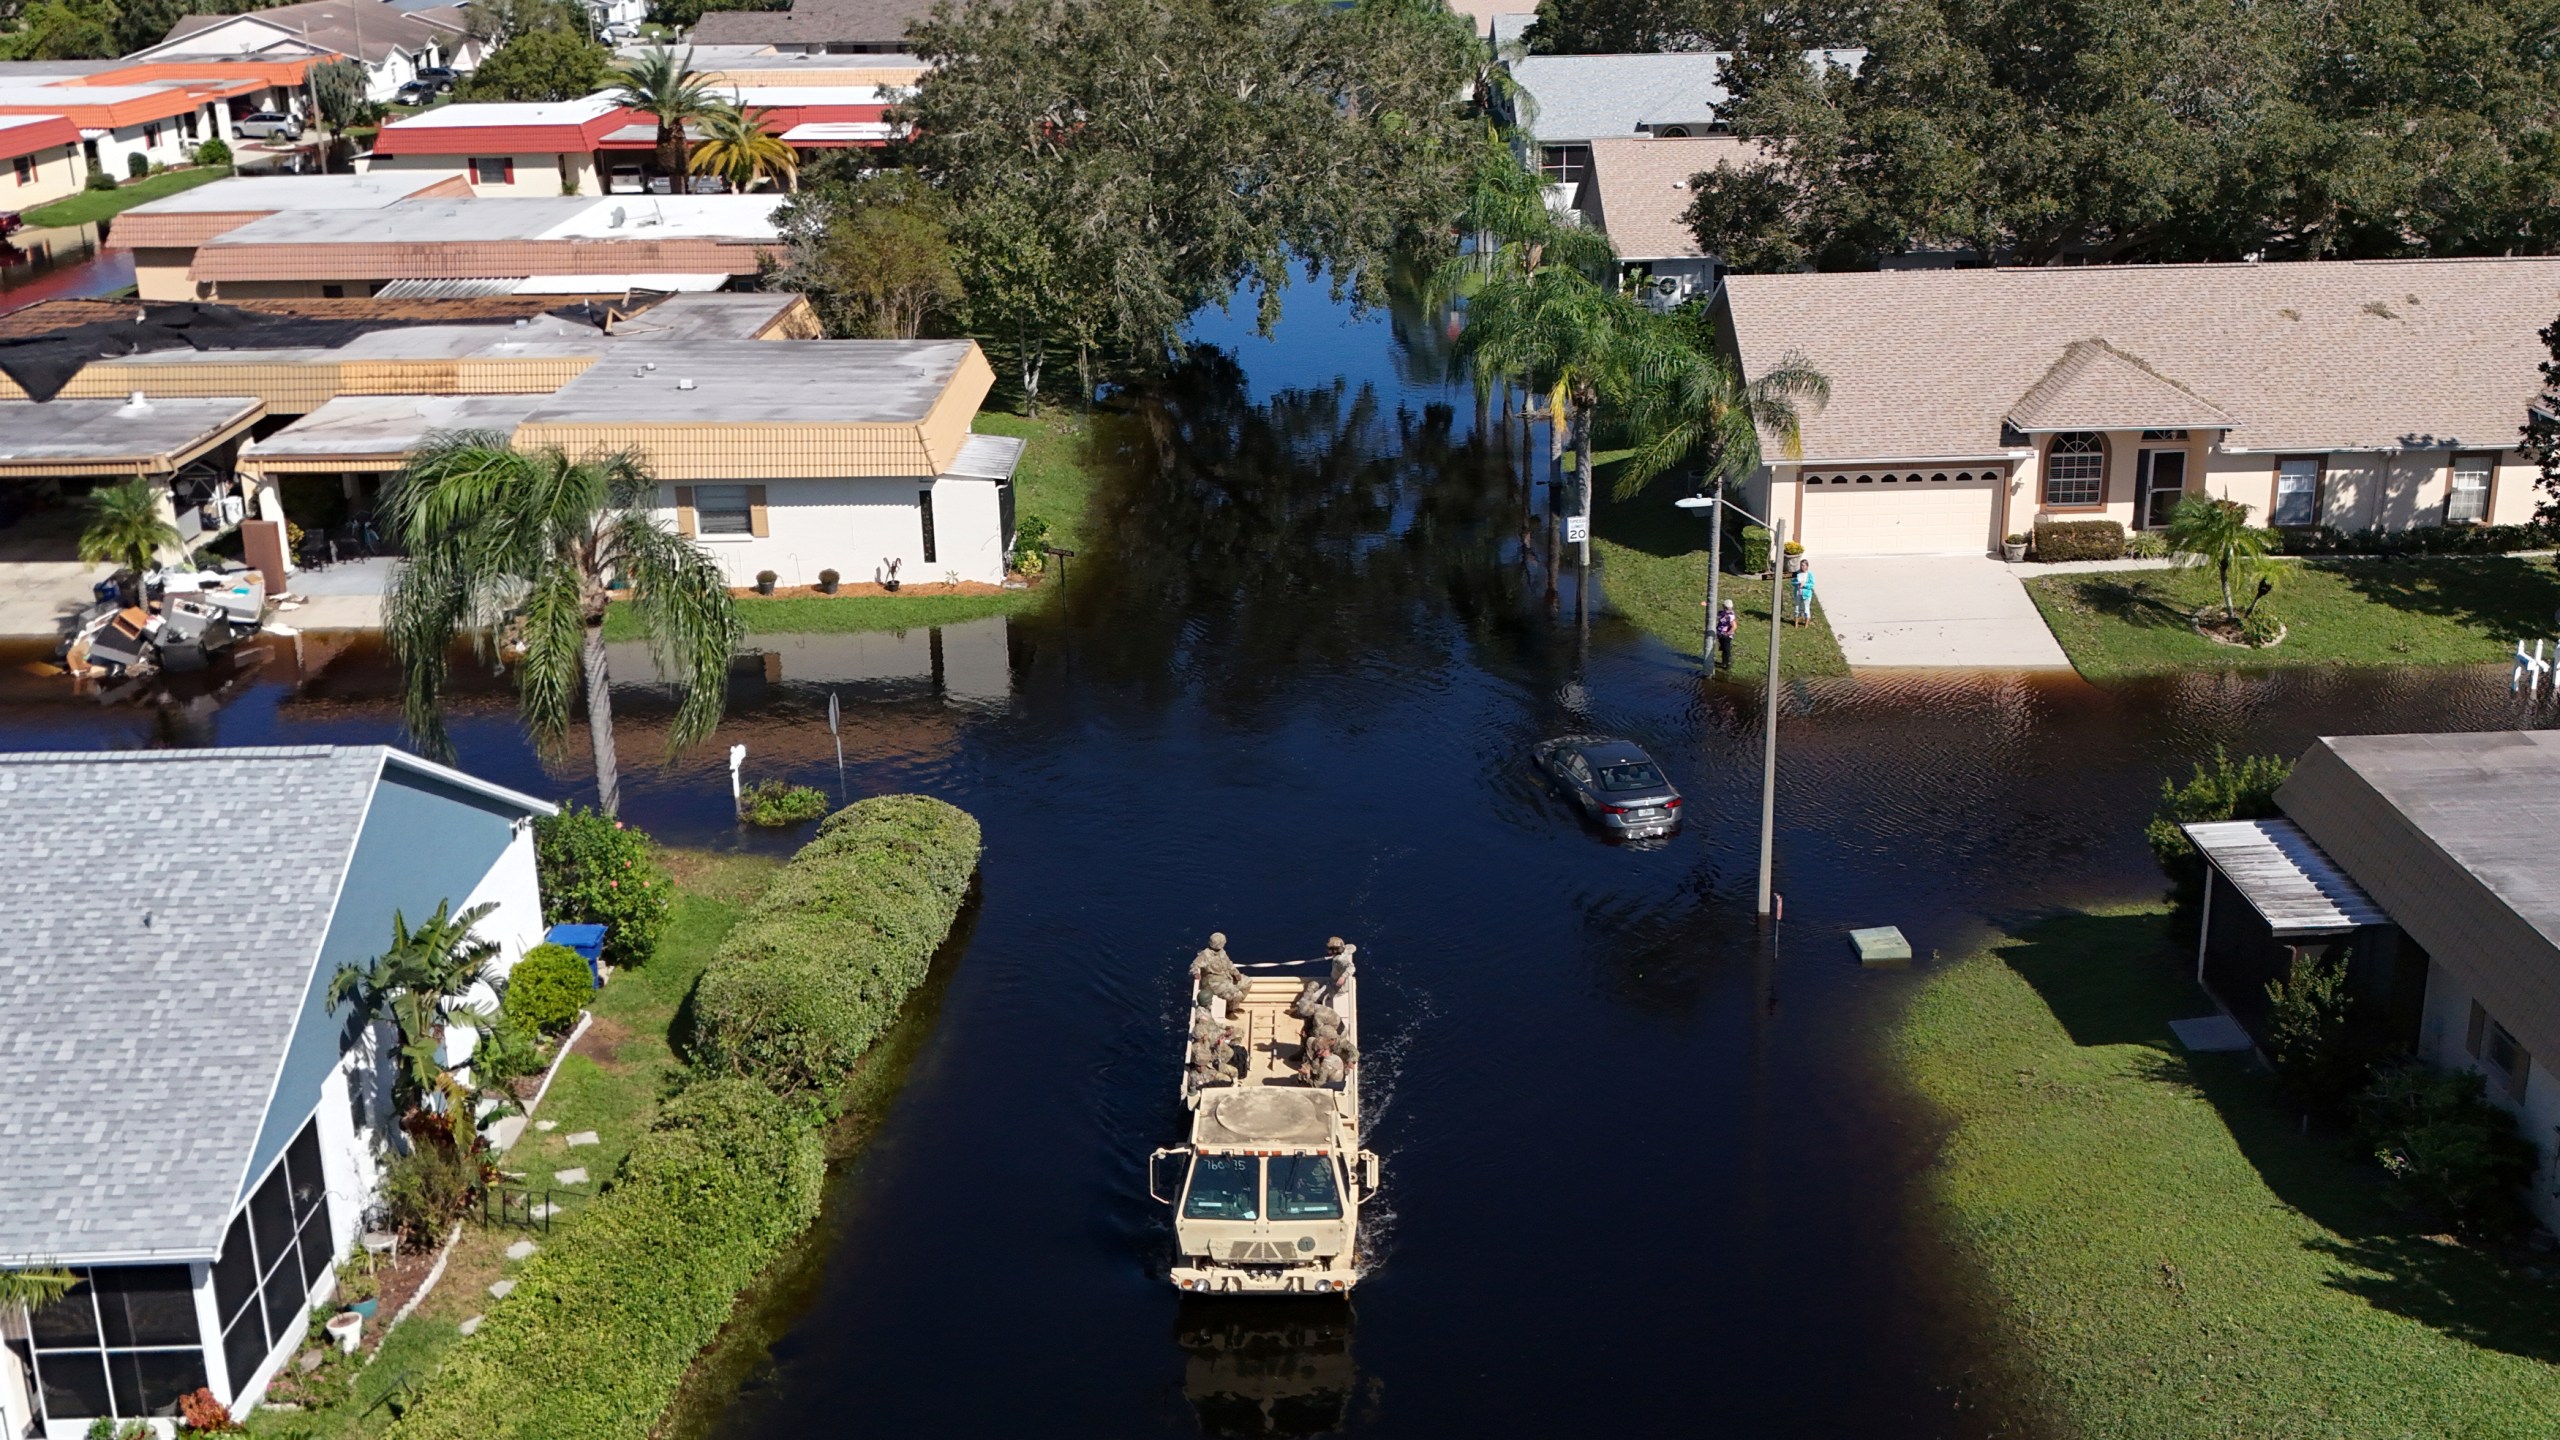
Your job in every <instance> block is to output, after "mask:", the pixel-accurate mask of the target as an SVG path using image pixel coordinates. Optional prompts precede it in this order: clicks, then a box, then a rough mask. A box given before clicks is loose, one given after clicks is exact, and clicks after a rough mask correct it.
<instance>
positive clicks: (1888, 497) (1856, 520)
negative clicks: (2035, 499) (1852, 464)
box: [1804, 470, 2000, 555]
mask: <svg viewBox="0 0 2560 1440" xmlns="http://www.w3.org/2000/svg"><path fill="white" fill-rule="evenodd" d="M1999 504H2000V472H1998V471H1981V470H1922V471H1911V470H1893V471H1886V470H1865V471H1855V472H1850V473H1840V474H1835V473H1832V472H1829V471H1816V472H1812V473H1809V474H1807V475H1806V476H1805V477H1804V543H1805V546H1806V548H1808V549H1811V550H1815V551H1818V552H1820V553H1822V554H1826V555H1983V554H1987V553H1989V552H1990V549H1991V546H1992V544H1993V543H1994V541H1995V540H1996V539H1997V538H1998V537H1996V536H1994V535H1993V534H1992V533H1991V524H1992V517H1993V516H1994V515H1995V514H1997V513H1998V510H1999Z"/></svg>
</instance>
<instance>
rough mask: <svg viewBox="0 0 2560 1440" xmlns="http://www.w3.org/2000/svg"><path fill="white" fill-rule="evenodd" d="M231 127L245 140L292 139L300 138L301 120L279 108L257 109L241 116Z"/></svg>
mask: <svg viewBox="0 0 2560 1440" xmlns="http://www.w3.org/2000/svg"><path fill="white" fill-rule="evenodd" d="M231 129H232V132H233V133H234V134H237V135H239V136H240V137H241V138H242V139H245V140H294V139H299V138H301V135H302V122H301V121H299V120H296V119H294V118H293V117H292V116H290V115H287V114H285V113H284V112H283V111H281V110H259V111H255V112H253V113H251V114H248V115H243V116H241V117H240V123H239V124H237V125H234V126H232V127H231Z"/></svg>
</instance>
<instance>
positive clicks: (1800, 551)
mask: <svg viewBox="0 0 2560 1440" xmlns="http://www.w3.org/2000/svg"><path fill="white" fill-rule="evenodd" d="M1786 557H1787V558H1786V570H1787V573H1788V574H1790V575H1793V574H1794V573H1796V572H1797V571H1799V570H1801V569H1803V568H1804V564H1805V561H1804V545H1803V542H1801V541H1796V540H1790V541H1788V542H1787V549H1786Z"/></svg>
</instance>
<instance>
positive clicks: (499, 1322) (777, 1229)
mask: <svg viewBox="0 0 2560 1440" xmlns="http://www.w3.org/2000/svg"><path fill="white" fill-rule="evenodd" d="M825 1175H826V1156H825V1151H824V1148H823V1146H822V1144H821V1142H820V1137H819V1134H818V1131H817V1128H816V1126H815V1125H814V1123H813V1122H812V1118H811V1116H810V1114H809V1112H808V1110H807V1108H806V1107H805V1106H795V1105H792V1104H789V1103H787V1102H785V1101H783V1100H781V1099H778V1098H776V1097H775V1096H774V1095H773V1093H772V1092H771V1091H768V1090H766V1089H765V1088H764V1087H763V1086H761V1085H758V1084H756V1083H755V1082H754V1081H752V1080H744V1079H736V1078H724V1079H710V1080H705V1081H702V1082H700V1083H698V1084H696V1085H694V1086H692V1087H691V1088H689V1089H687V1090H685V1091H684V1092H682V1093H681V1094H679V1095H677V1096H676V1097H675V1098H674V1099H672V1100H670V1101H668V1102H667V1105H666V1108H665V1109H664V1110H663V1111H662V1112H661V1113H660V1115H659V1117H658V1122H657V1124H656V1125H655V1126H654V1127H653V1128H652V1129H651V1130H650V1131H649V1132H648V1133H647V1134H646V1135H643V1136H642V1137H641V1138H640V1140H639V1142H638V1143H637V1144H635V1145H633V1146H632V1147H631V1153H630V1155H629V1156H628V1157H627V1158H625V1159H624V1161H623V1163H622V1169H621V1172H620V1173H619V1174H618V1175H617V1176H616V1177H615V1179H614V1182H613V1185H612V1187H611V1188H610V1189H608V1190H607V1191H606V1192H605V1193H604V1195H603V1196H601V1197H600V1198H599V1199H598V1200H597V1201H596V1203H595V1204H594V1205H593V1206H592V1207H591V1208H590V1209H589V1210H588V1211H587V1213H586V1214H585V1215H583V1216H581V1217H580V1218H579V1219H578V1220H577V1222H576V1223H575V1224H574V1225H571V1226H568V1227H565V1228H564V1229H563V1230H562V1231H561V1233H560V1234H559V1235H558V1237H557V1238H555V1239H553V1240H552V1241H550V1242H549V1243H548V1244H546V1245H545V1246H544V1247H543V1249H542V1251H541V1253H540V1254H538V1255H536V1256H534V1258H533V1259H532V1260H531V1261H530V1262H529V1263H527V1264H526V1266H525V1267H524V1268H523V1269H522V1270H521V1271H519V1272H517V1274H516V1277H515V1279H516V1288H515V1290H514V1292H513V1293H512V1294H510V1295H508V1296H507V1298H506V1299H505V1300H504V1301H502V1302H500V1303H499V1304H497V1305H495V1306H493V1307H492V1308H491V1309H490V1310H489V1312H488V1318H487V1319H486V1320H485V1321H483V1322H482V1323H481V1326H480V1328H479V1330H478V1331H477V1332H476V1333H474V1334H472V1335H471V1336H469V1337H467V1338H465V1339H464V1340H462V1341H460V1342H459V1343H458V1344H456V1345H455V1346H454V1348H453V1349H452V1350H450V1351H448V1352H447V1353H446V1355H445V1358H444V1361H443V1363H442V1364H441V1365H439V1366H438V1367H437V1370H436V1373H435V1376H434V1378H433V1380H432V1381H431V1382H430V1383H428V1384H427V1385H425V1386H423V1387H422V1388H421V1390H420V1392H419V1396H418V1400H417V1403H416V1404H415V1406H414V1407H413V1408H412V1409H411V1410H410V1411H409V1412H408V1414H406V1415H404V1416H403V1417H401V1419H400V1422H399V1424H398V1425H396V1426H395V1427H394V1428H393V1429H392V1432H391V1433H392V1435H393V1436H394V1437H396V1440H560V1437H564V1436H577V1437H579V1440H646V1437H647V1436H648V1435H649V1434H650V1432H651V1431H652V1430H653V1429H654V1428H655V1427H656V1425H657V1423H658V1418H659V1416H660V1415H661V1414H662V1413H663V1412H664V1411H665V1410H666V1407H667V1405H668V1403H669V1402H670V1401H672V1400H673V1399H674V1398H675V1393H676V1388H677V1386H678V1385H679V1384H680V1383H681V1382H682V1381H683V1379H684V1374H685V1371H686V1369H687V1367H689V1366H691V1365H692V1363H693V1359H694V1356H696V1355H697V1354H699V1353H700V1352H701V1350H702V1347H703V1346H705V1345H707V1344H709V1343H710V1342H711V1340H712V1338H713V1337H714V1336H716V1335H718V1334H719V1332H720V1327H721V1326H722V1325H723V1324H726V1323H727V1322H728V1319H729V1314H730V1311H731V1310H732V1309H733V1308H735V1305H736V1302H737V1296H738V1292H739V1291H740V1290H743V1289H745V1288H746V1287H747V1286H748V1285H749V1284H751V1283H753V1282H754V1280H755V1278H756V1276H757V1275H758V1274H759V1273H760V1272H761V1271H762V1270H763V1269H764V1268H765V1266H766V1265H768V1264H770V1263H771V1262H772V1261H773V1259H774V1257H775V1256H776V1255H778V1254H779V1253H780V1252H781V1250H782V1247H783V1246H784V1245H786V1244H788V1243H789V1242H790V1240H791V1239H792V1237H793V1236H795V1235H797V1234H799V1233H800V1230H801V1228H802V1227H804V1226H806V1225H807V1224H808V1223H809V1221H810V1220H811V1219H812V1218H814V1217H815V1216H816V1215H817V1213H818V1197H819V1190H820V1187H821V1186H822V1184H823V1182H824V1180H825Z"/></svg>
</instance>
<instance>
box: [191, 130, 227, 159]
mask: <svg viewBox="0 0 2560 1440" xmlns="http://www.w3.org/2000/svg"><path fill="white" fill-rule="evenodd" d="M195 160H196V163H197V164H199V165H228V164H230V163H231V147H230V146H229V145H227V144H225V143H224V142H223V140H222V139H221V137H219V136H216V137H214V138H213V139H210V140H207V141H205V142H204V143H203V144H201V145H198V146H197V147H196V155H195Z"/></svg>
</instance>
